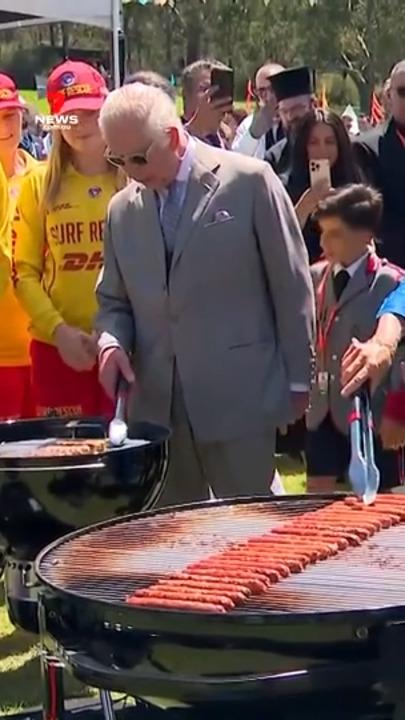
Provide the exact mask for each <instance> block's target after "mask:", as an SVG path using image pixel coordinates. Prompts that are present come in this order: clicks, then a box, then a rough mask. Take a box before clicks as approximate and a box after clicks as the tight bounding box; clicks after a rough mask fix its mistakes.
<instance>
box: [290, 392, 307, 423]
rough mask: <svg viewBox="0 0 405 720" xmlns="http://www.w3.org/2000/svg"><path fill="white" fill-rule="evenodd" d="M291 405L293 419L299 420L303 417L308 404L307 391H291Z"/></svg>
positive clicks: (294, 420)
mask: <svg viewBox="0 0 405 720" xmlns="http://www.w3.org/2000/svg"><path fill="white" fill-rule="evenodd" d="M290 400H291V406H292V409H293V420H292V422H296V421H297V420H301V418H302V417H304V415H305V413H306V411H307V410H308V406H309V392H292V393H290Z"/></svg>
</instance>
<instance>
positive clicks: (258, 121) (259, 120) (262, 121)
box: [249, 105, 276, 140]
mask: <svg viewBox="0 0 405 720" xmlns="http://www.w3.org/2000/svg"><path fill="white" fill-rule="evenodd" d="M275 109H276V108H275V106H274V109H272V110H271V109H270V108H269V107H268V106H267V105H261V106H260V107H259V108H258V109H257V110H256V111H255V113H254V115H253V119H252V124H251V126H250V128H249V132H250V134H251V136H252V137H253V138H255V140H259V139H260V138H261V137H263V135H266V133H268V131H269V130H270V128H271V126H272V124H273V121H274V112H275Z"/></svg>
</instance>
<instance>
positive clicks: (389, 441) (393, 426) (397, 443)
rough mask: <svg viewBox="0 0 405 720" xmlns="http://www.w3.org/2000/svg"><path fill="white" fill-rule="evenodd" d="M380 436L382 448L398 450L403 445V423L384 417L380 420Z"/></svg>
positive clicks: (404, 429) (404, 441) (404, 433)
mask: <svg viewBox="0 0 405 720" xmlns="http://www.w3.org/2000/svg"><path fill="white" fill-rule="evenodd" d="M380 436H381V442H382V445H383V448H384V450H399V448H401V447H403V446H404V445H405V425H404V423H400V422H398V421H397V420H391V418H388V417H385V418H383V419H382V421H381V427H380Z"/></svg>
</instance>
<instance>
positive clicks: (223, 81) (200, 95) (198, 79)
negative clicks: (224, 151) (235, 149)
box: [182, 60, 233, 148]
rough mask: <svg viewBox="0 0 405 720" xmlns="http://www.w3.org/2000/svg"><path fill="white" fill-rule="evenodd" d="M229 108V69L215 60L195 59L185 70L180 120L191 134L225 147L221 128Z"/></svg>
mask: <svg viewBox="0 0 405 720" xmlns="http://www.w3.org/2000/svg"><path fill="white" fill-rule="evenodd" d="M232 106H233V70H232V68H228V67H227V66H226V65H224V64H223V63H221V62H219V61H217V60H215V61H212V60H197V61H196V62H194V63H192V64H191V65H188V66H187V67H186V68H185V69H184V71H183V107H184V110H183V117H182V121H183V125H184V127H185V129H186V130H187V131H188V132H189V133H190V135H194V136H195V137H198V138H199V140H203V141H204V142H206V143H208V144H209V145H212V146H214V147H219V148H224V143H223V140H222V138H221V134H220V125H221V122H222V120H223V117H224V115H226V113H229V112H231V111H232Z"/></svg>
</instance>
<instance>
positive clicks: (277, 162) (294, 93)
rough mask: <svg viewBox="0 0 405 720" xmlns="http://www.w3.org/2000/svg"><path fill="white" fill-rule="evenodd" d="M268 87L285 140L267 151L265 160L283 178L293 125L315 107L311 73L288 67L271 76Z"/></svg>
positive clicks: (289, 155) (288, 165) (289, 151)
mask: <svg viewBox="0 0 405 720" xmlns="http://www.w3.org/2000/svg"><path fill="white" fill-rule="evenodd" d="M271 84H272V88H273V92H274V94H275V96H276V99H277V102H278V112H279V115H280V119H281V122H282V124H283V126H284V129H285V132H286V137H285V138H284V139H283V140H280V141H279V142H278V143H276V145H273V147H272V148H270V150H269V151H268V152H267V153H266V156H265V159H266V160H267V161H268V162H269V163H270V165H271V166H272V168H273V170H275V172H276V173H277V175H284V174H287V173H288V172H289V170H290V165H291V144H292V142H293V139H294V133H295V131H296V129H297V125H298V124H299V122H300V120H301V119H302V118H303V117H304V116H305V115H306V114H307V113H310V112H312V111H313V109H314V106H315V105H314V88H315V73H314V71H313V70H311V68H308V67H297V68H290V69H289V70H284V71H283V72H280V73H277V75H273V77H272V79H271Z"/></svg>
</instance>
